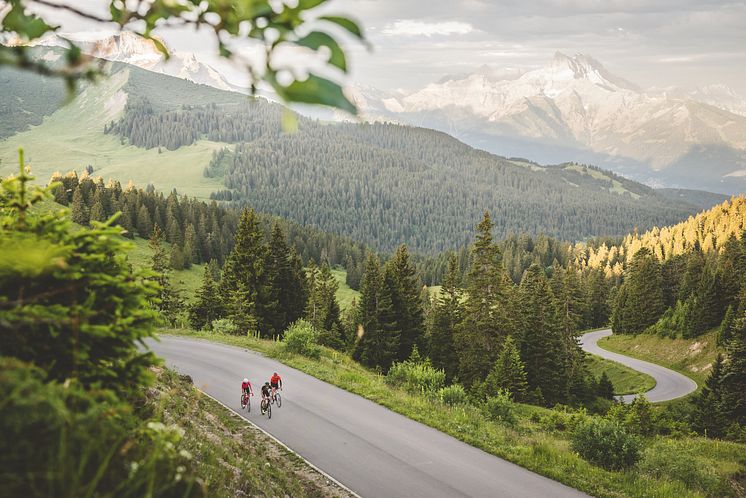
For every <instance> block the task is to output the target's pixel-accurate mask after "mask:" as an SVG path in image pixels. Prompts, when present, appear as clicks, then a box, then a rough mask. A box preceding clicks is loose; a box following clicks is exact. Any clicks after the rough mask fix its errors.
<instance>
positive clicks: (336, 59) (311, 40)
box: [295, 31, 347, 71]
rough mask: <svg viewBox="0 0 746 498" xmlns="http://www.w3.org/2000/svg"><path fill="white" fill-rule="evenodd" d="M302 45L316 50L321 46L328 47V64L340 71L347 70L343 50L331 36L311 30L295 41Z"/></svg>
mask: <svg viewBox="0 0 746 498" xmlns="http://www.w3.org/2000/svg"><path fill="white" fill-rule="evenodd" d="M295 43H296V44H297V45H300V46H302V47H308V48H310V49H313V50H318V49H319V48H321V47H328V48H329V50H331V56H330V57H329V64H331V65H333V66H335V67H338V68H339V69H341V70H342V71H347V61H346V60H345V53H344V50H342V48H341V47H340V46H339V44H338V43H337V41H336V40H335V39H334V38H332V37H331V36H329V35H327V34H326V33H323V32H321V31H312V32H310V33H309V34H307V35H306V36H304V37H303V38H301V39H300V40H298V41H296V42H295Z"/></svg>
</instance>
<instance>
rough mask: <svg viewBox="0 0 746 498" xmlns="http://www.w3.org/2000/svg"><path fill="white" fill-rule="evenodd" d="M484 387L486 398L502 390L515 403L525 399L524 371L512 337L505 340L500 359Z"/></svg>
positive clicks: (526, 383)
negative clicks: (508, 393)
mask: <svg viewBox="0 0 746 498" xmlns="http://www.w3.org/2000/svg"><path fill="white" fill-rule="evenodd" d="M484 387H485V394H486V395H487V396H495V395H497V393H498V392H499V391H500V390H501V389H504V390H507V391H508V392H510V394H511V396H512V397H513V399H514V400H516V401H523V400H525V399H526V393H527V392H528V382H527V377H526V369H525V367H524V365H523V361H521V356H520V353H519V352H518V346H517V345H516V343H515V341H514V340H513V337H512V336H508V337H507V338H506V339H505V345H504V346H503V350H502V352H501V353H500V357H499V358H498V359H497V361H496V362H495V365H494V366H493V367H492V370H491V371H490V373H489V375H487V379H486V380H485V382H484Z"/></svg>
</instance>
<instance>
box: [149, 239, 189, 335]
mask: <svg viewBox="0 0 746 498" xmlns="http://www.w3.org/2000/svg"><path fill="white" fill-rule="evenodd" d="M148 246H149V247H150V250H151V251H152V253H153V255H152V256H151V269H152V270H153V272H154V273H155V276H154V277H153V281H154V282H156V284H157V285H158V293H157V295H156V299H155V301H154V303H153V304H154V307H155V309H157V310H158V311H160V312H161V315H162V316H163V318H164V319H165V320H166V321H167V322H168V324H169V325H171V326H174V325H175V324H176V319H177V317H178V314H179V312H180V311H181V307H182V304H183V301H182V299H181V297H180V296H179V293H178V292H177V291H176V290H175V289H174V288H173V286H172V285H171V266H170V264H169V256H168V254H167V253H166V249H165V248H164V247H163V232H162V231H161V229H160V227H159V226H158V225H156V226H155V227H154V229H153V235H152V236H151V237H150V241H149V242H148Z"/></svg>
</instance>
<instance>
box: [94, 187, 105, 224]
mask: <svg viewBox="0 0 746 498" xmlns="http://www.w3.org/2000/svg"><path fill="white" fill-rule="evenodd" d="M102 192H103V189H96V193H95V194H93V207H91V214H90V219H91V221H106V220H107V219H108V216H106V209H105V208H104V203H103V199H102Z"/></svg>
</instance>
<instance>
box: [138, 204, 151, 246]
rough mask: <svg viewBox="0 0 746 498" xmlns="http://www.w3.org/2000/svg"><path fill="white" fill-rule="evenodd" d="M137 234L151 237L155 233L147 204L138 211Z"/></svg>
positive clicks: (146, 237)
mask: <svg viewBox="0 0 746 498" xmlns="http://www.w3.org/2000/svg"><path fill="white" fill-rule="evenodd" d="M137 234H138V235H139V236H140V237H142V238H144V239H149V238H150V237H151V236H152V235H153V223H152V221H151V220H150V213H149V212H148V208H147V207H146V206H145V204H143V205H141V206H140V209H139V210H138V211H137Z"/></svg>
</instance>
